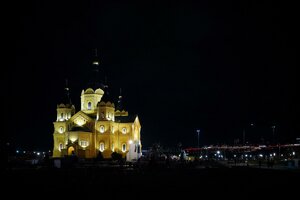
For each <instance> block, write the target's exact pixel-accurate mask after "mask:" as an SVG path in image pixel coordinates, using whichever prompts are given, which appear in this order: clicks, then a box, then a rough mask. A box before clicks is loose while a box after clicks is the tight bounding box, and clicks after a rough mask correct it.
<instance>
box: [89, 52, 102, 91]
mask: <svg viewBox="0 0 300 200" xmlns="http://www.w3.org/2000/svg"><path fill="white" fill-rule="evenodd" d="M101 72H102V70H101ZM101 75H102V76H103V72H102V73H100V67H99V57H98V49H97V48H95V49H94V52H93V58H92V66H91V70H90V71H89V73H88V79H89V81H88V87H90V88H93V89H97V88H101V89H104V87H103V85H104V84H103V77H101Z"/></svg>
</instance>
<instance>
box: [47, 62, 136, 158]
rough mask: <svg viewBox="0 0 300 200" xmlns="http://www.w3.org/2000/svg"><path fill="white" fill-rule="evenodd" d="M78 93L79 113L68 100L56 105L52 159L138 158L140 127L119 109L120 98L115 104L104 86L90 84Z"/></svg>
mask: <svg viewBox="0 0 300 200" xmlns="http://www.w3.org/2000/svg"><path fill="white" fill-rule="evenodd" d="M92 66H93V69H94V70H93V73H94V77H96V79H97V78H98V77H97V76H98V74H99V68H98V67H99V62H98V59H94V61H93V62H92ZM93 81H94V83H95V84H90V85H89V86H88V87H87V88H85V89H83V90H82V92H81V96H80V100H81V106H80V110H79V111H78V112H76V110H75V106H74V105H73V104H72V102H71V99H70V97H69V88H68V86H66V88H65V93H66V96H67V98H66V100H65V102H62V103H60V104H58V105H57V109H56V110H57V117H56V121H55V122H54V123H53V124H54V133H53V140H54V146H53V157H54V158H55V157H56V158H57V157H65V156H75V155H76V156H77V157H79V158H96V157H97V156H99V154H101V156H103V158H111V155H112V153H113V152H117V153H120V154H122V157H123V158H126V159H127V160H129V161H130V160H135V159H138V158H139V157H140V156H141V146H142V145H141V135H140V133H141V124H140V121H139V118H138V116H137V115H129V113H128V111H126V110H125V109H123V106H122V96H121V94H120V96H119V98H118V100H117V102H116V104H114V103H113V102H112V100H111V99H109V98H108V96H109V95H108V92H107V90H106V89H107V85H105V84H102V83H99V84H97V83H98V82H97V80H93Z"/></svg>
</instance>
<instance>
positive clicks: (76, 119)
mask: <svg viewBox="0 0 300 200" xmlns="http://www.w3.org/2000/svg"><path fill="white" fill-rule="evenodd" d="M70 120H71V121H72V122H73V123H74V124H77V125H78V126H83V125H85V124H87V123H89V122H92V121H93V119H92V118H91V117H89V116H88V115H87V114H85V113H84V112H82V111H79V112H77V113H76V114H75V115H73V116H72V117H71V118H70Z"/></svg>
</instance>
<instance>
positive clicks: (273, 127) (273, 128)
mask: <svg viewBox="0 0 300 200" xmlns="http://www.w3.org/2000/svg"><path fill="white" fill-rule="evenodd" d="M271 128H272V130H273V144H275V128H276V126H275V125H274V126H272V127H271Z"/></svg>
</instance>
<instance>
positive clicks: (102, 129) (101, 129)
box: [100, 125, 105, 133]
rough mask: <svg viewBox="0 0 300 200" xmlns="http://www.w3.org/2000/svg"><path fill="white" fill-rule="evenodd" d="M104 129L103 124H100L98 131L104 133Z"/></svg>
mask: <svg viewBox="0 0 300 200" xmlns="http://www.w3.org/2000/svg"><path fill="white" fill-rule="evenodd" d="M104 131H105V128H104V126H103V125H101V126H100V133H104Z"/></svg>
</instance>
